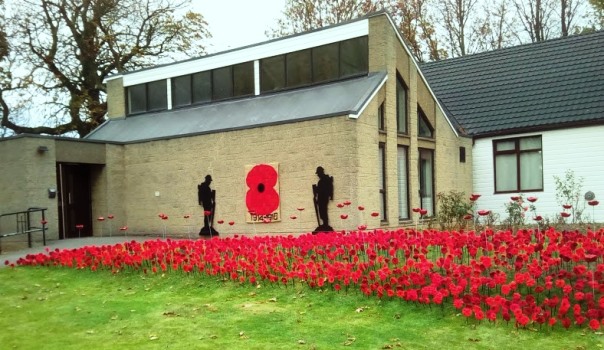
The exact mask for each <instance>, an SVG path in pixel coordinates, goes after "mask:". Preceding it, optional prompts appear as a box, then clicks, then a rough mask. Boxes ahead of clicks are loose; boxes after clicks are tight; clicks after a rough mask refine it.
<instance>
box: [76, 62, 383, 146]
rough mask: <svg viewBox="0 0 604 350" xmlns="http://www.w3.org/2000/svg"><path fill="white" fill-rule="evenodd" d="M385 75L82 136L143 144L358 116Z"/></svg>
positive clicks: (113, 122) (165, 114) (136, 120)
mask: <svg viewBox="0 0 604 350" xmlns="http://www.w3.org/2000/svg"><path fill="white" fill-rule="evenodd" d="M385 80H386V73H385V72H375V73H370V74H369V75H367V76H362V77H359V78H354V79H349V80H343V81H338V82H334V83H331V84H324V85H318V86H312V87H308V88H303V89H296V90H289V91H283V92H279V93H274V94H270V95H260V96H254V97H249V98H244V99H239V100H229V101H224V102H218V103H211V104H207V105H201V106H198V107H192V108H182V109H175V110H169V111H162V112H157V113H147V114H144V115H138V116H129V117H126V118H118V119H109V120H107V121H106V122H105V123H103V124H102V125H101V126H99V127H98V128H96V129H95V130H94V131H93V132H91V133H90V134H88V135H87V136H86V137H85V138H86V139H88V140H99V141H105V142H125V143H128V142H143V141H149V140H156V139H166V138H172V137H182V136H193V135H199V134H207V133H214V132H222V131H229V130H238V129H247V128H254V127H259V126H268V125H275V124H284V123H293V122H298V121H304V120H310V119H318V118H326V117H333V116H342V115H351V116H353V117H357V116H358V115H359V114H360V113H362V111H363V109H364V108H365V107H366V105H367V103H368V102H369V100H370V99H371V98H372V97H373V96H374V94H375V93H376V92H377V90H378V89H379V88H380V87H381V86H382V85H383V84H384V82H385Z"/></svg>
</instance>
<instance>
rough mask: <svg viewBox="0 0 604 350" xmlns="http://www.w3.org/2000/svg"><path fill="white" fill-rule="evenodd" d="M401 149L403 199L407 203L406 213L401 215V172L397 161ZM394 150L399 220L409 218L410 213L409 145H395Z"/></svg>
mask: <svg viewBox="0 0 604 350" xmlns="http://www.w3.org/2000/svg"><path fill="white" fill-rule="evenodd" d="M401 151H402V152H403V153H404V155H405V174H404V176H405V189H406V191H405V193H404V196H405V197H406V198H405V201H406V203H407V208H406V210H405V211H406V213H405V215H404V216H401V202H402V201H401V199H402V196H401V194H402V191H401V173H400V165H399V162H400V156H399V152H401ZM396 152H397V153H396V171H397V178H396V181H397V192H398V205H399V208H398V220H399V221H408V220H411V213H410V210H409V209H410V205H409V203H410V195H409V194H410V193H409V188H410V186H409V146H405V145H397V147H396Z"/></svg>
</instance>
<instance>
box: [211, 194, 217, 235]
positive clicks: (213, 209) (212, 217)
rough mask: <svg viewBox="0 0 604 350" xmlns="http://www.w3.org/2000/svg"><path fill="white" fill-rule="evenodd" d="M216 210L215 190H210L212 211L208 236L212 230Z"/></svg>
mask: <svg viewBox="0 0 604 350" xmlns="http://www.w3.org/2000/svg"><path fill="white" fill-rule="evenodd" d="M215 212H216V190H212V213H211V214H210V237H212V232H213V231H214V216H215V215H214V213H215Z"/></svg>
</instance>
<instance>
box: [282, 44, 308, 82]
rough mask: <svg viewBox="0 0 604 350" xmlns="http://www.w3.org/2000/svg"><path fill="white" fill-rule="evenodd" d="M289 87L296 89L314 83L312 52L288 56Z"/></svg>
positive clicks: (286, 58) (304, 51)
mask: <svg viewBox="0 0 604 350" xmlns="http://www.w3.org/2000/svg"><path fill="white" fill-rule="evenodd" d="M285 61H286V67H287V86H288V87H296V86H301V85H307V84H310V83H311V82H312V75H311V67H310V62H311V61H310V50H302V51H296V52H292V53H290V54H287V56H286V57H285Z"/></svg>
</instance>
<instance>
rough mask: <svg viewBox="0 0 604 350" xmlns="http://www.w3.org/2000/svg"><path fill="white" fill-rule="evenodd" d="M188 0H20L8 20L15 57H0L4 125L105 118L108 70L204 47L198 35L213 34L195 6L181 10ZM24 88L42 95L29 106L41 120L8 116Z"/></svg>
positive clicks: (43, 127) (78, 127)
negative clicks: (22, 121)
mask: <svg viewBox="0 0 604 350" xmlns="http://www.w3.org/2000/svg"><path fill="white" fill-rule="evenodd" d="M186 5H188V1H180V0H22V1H21V2H19V3H16V2H15V4H14V8H13V11H12V14H11V17H10V18H7V22H8V23H7V26H6V30H7V32H9V33H7V34H8V38H9V44H10V47H11V54H10V56H11V57H9V59H8V60H6V61H5V62H2V63H0V64H1V65H0V74H1V75H2V76H1V77H0V82H1V85H0V107H1V108H2V126H4V127H7V128H9V129H11V130H13V132H15V133H34V134H50V135H62V134H66V133H74V132H75V133H77V134H78V135H79V136H84V135H86V134H88V133H89V132H90V131H91V130H92V129H93V128H95V127H96V126H98V125H99V124H100V123H102V122H103V121H104V120H105V114H106V110H107V105H106V99H105V97H106V96H105V94H106V92H105V86H104V85H103V81H104V79H105V78H106V77H107V76H109V75H110V74H113V73H117V72H123V71H126V70H133V69H138V68H141V67H147V66H150V65H152V64H154V63H156V62H158V61H159V60H161V59H165V58H167V57H169V56H170V55H171V54H174V53H179V52H182V53H186V54H187V55H190V56H193V55H200V54H202V53H204V48H203V46H201V45H200V44H199V43H200V41H201V40H202V39H204V38H207V37H209V36H210V34H209V32H208V31H207V24H206V22H205V21H204V20H203V17H202V16H201V15H200V14H198V13H192V12H186V13H184V9H185V6H186ZM178 13H181V14H180V15H178ZM25 90H27V91H35V95H36V96H38V100H42V101H43V103H44V108H41V107H40V106H39V104H38V106H36V107H37V110H36V111H35V112H32V113H36V112H37V113H44V114H45V117H43V118H41V119H42V121H41V122H39V124H40V125H39V126H26V125H20V124H18V123H17V121H16V120H15V118H12V117H9V115H10V111H11V110H10V109H9V103H10V104H11V105H14V106H18V105H19V95H20V94H21V93H23V91H25ZM3 92H4V93H5V94H3ZM42 97H44V98H42Z"/></svg>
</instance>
